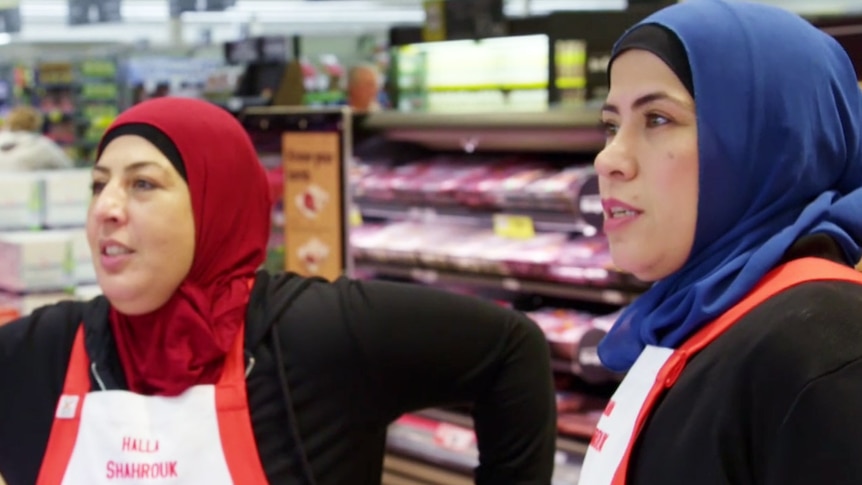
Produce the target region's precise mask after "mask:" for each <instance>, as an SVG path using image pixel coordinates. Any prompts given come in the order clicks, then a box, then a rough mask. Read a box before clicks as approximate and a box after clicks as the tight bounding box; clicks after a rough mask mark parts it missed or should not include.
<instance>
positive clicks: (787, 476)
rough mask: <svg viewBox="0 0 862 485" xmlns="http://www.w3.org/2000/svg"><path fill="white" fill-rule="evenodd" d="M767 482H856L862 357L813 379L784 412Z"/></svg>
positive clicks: (860, 473) (861, 447)
mask: <svg viewBox="0 0 862 485" xmlns="http://www.w3.org/2000/svg"><path fill="white" fill-rule="evenodd" d="M775 443H776V447H775V449H774V450H773V452H772V457H771V459H770V460H769V462H768V463H767V464H766V477H767V479H766V481H765V484H766V485H809V484H812V483H828V484H830V485H851V484H854V485H855V484H858V483H859V480H860V477H862V458H860V457H862V360H855V361H853V362H851V363H849V364H847V365H845V366H843V367H841V368H839V369H838V370H836V371H834V372H832V373H830V374H827V375H825V376H822V377H819V378H817V379H815V380H813V381H812V382H810V383H809V384H808V385H807V386H805V388H804V389H803V390H802V391H801V392H800V393H799V394H798V395H797V397H796V400H795V401H794V403H793V406H792V407H791V409H790V411H789V412H788V413H787V415H786V416H785V417H784V420H783V422H782V424H781V427H780V428H779V430H778V435H777V437H776V439H775Z"/></svg>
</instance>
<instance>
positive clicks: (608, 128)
mask: <svg viewBox="0 0 862 485" xmlns="http://www.w3.org/2000/svg"><path fill="white" fill-rule="evenodd" d="M602 125H603V126H604V127H605V135H606V136H614V135H616V134H617V130H618V129H619V128H618V127H617V125H615V124H613V123H611V122H609V121H603V122H602Z"/></svg>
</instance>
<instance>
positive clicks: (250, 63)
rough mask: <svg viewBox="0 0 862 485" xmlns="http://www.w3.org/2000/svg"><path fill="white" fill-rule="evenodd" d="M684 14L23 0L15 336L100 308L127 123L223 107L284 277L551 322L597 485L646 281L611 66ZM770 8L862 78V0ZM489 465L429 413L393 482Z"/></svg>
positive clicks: (7, 222) (17, 5)
mask: <svg viewBox="0 0 862 485" xmlns="http://www.w3.org/2000/svg"><path fill="white" fill-rule="evenodd" d="M670 3H674V2H672V1H662V0H641V1H637V0H629V1H625V0H460V1H459V0H424V1H423V0H195V1H191V0H9V1H4V2H0V119H3V120H4V123H3V125H4V126H3V129H2V130H0V325H2V324H3V323H5V322H10V321H12V320H15V319H16V318H18V317H21V316H25V315H28V314H29V313H30V312H32V311H33V310H34V309H36V308H38V307H40V306H42V305H46V304H50V303H54V302H57V301H61V300H69V299H80V300H88V299H91V298H94V297H96V296H98V295H99V294H100V289H99V286H98V284H97V282H96V273H95V271H94V268H93V261H92V256H91V252H90V249H89V246H88V243H87V238H86V234H85V230H84V226H85V222H86V218H87V210H88V205H89V202H90V187H89V186H90V183H91V169H90V167H91V166H92V165H93V162H94V157H95V150H96V148H97V145H98V142H99V140H100V138H101V136H102V134H103V133H104V132H105V130H106V129H107V127H108V126H109V125H110V124H111V123H112V121H113V120H114V119H115V118H116V117H117V116H118V115H119V114H120V113H122V112H123V111H124V110H126V109H128V108H129V107H131V106H134V105H136V104H137V103H140V102H142V101H145V100H147V99H152V98H155V97H162V96H180V97H192V98H200V99H204V100H207V101H209V102H211V103H213V104H216V105H218V106H220V107H222V108H224V109H225V110H227V111H229V112H230V113H231V114H232V115H234V116H235V117H236V118H237V119H238V120H239V121H240V122H241V123H242V126H243V127H245V129H246V130H247V132H248V134H249V136H250V138H251V140H252V142H253V144H254V146H255V148H256V150H257V152H258V154H259V158H260V162H261V163H262V164H263V165H264V167H265V168H266V171H267V173H268V174H269V180H270V185H271V192H272V194H273V198H274V200H275V204H274V205H273V208H272V217H273V224H272V231H271V237H270V246H269V253H268V256H267V261H266V269H267V270H269V271H272V272H280V271H285V270H287V271H293V272H296V273H299V274H303V275H318V276H322V277H325V278H328V279H334V278H337V277H339V276H341V275H348V276H351V277H354V278H359V279H385V280H393V281H402V282H408V283H410V284H415V285H425V286H433V287H437V288H441V289H444V290H446V291H451V292H456V293H461V294H468V295H474V296H479V297H482V298H486V299H489V300H492V301H494V302H496V303H497V304H499V305H503V306H507V307H509V308H513V309H516V310H519V311H522V312H524V313H525V314H526V315H527V316H529V317H530V318H531V319H533V320H534V321H535V322H536V323H537V324H538V325H539V326H540V327H541V329H542V330H543V331H544V333H545V335H546V337H547V341H548V345H549V349H550V352H551V355H552V359H553V372H554V382H555V386H556V388H557V412H558V440H557V456H556V462H555V471H554V480H553V484H554V485H564V484H566V485H568V484H576V483H578V477H579V474H580V470H581V465H582V462H583V458H584V454H585V453H586V450H587V447H588V445H589V441H590V438H591V436H592V435H593V431H594V430H595V427H596V423H597V422H598V419H599V417H600V416H601V413H602V411H603V409H605V406H606V405H607V402H608V399H609V397H610V396H611V394H612V393H613V391H614V389H615V388H616V387H617V385H618V384H619V382H620V380H621V378H622V376H621V375H618V374H615V373H612V372H610V371H608V370H607V369H605V368H604V367H603V366H602V364H601V362H600V361H599V359H598V356H597V352H596V346H597V344H598V342H599V341H600V340H601V339H602V337H603V336H604V335H605V333H606V332H607V330H608V329H609V328H610V326H611V325H612V324H613V323H614V321H615V317H616V316H617V315H618V314H619V312H620V310H621V309H622V308H623V307H624V306H625V305H627V304H628V303H630V302H632V301H634V300H635V299H636V298H638V296H639V295H640V294H641V293H642V292H643V291H644V290H645V289H646V288H647V284H646V283H643V282H641V281H638V279H637V278H635V277H634V276H632V275H630V274H626V273H624V272H621V271H619V270H617V269H616V268H615V267H614V264H613V263H612V261H611V257H610V253H609V249H608V244H607V241H606V239H605V237H604V235H603V233H602V222H603V217H604V215H603V209H602V206H601V202H600V200H599V195H598V179H597V175H596V174H595V171H594V168H593V167H592V162H593V158H594V156H595V155H596V153H598V151H599V150H600V149H601V148H602V147H603V146H604V144H605V140H606V138H605V137H606V134H605V128H604V127H603V126H601V123H600V122H599V111H600V109H601V104H602V102H603V97H604V95H605V93H606V92H607V70H606V68H607V63H608V59H609V53H610V51H611V49H612V46H613V42H614V41H615V40H616V39H617V38H618V37H619V36H620V35H621V34H622V33H623V32H624V31H625V30H626V29H627V28H628V27H629V26H631V25H632V24H634V23H635V22H637V21H638V20H640V19H641V18H643V17H644V16H645V15H647V14H648V13H650V12H652V11H655V10H657V9H659V8H661V7H663V6H665V5H668V4H670ZM764 3H771V4H774V5H780V6H785V7H787V8H788V9H790V10H793V11H796V12H797V13H799V14H801V15H803V16H804V17H806V18H807V19H810V20H811V22H812V23H814V24H815V25H816V26H818V27H819V28H821V29H823V30H824V31H826V32H828V33H830V34H831V35H833V36H834V37H835V38H836V39H838V41H839V42H840V43H841V45H842V46H844V48H845V49H846V50H847V52H848V54H849V55H850V57H851V59H852V60H853V61H854V64H855V66H856V69H857V73H858V74H859V78H860V79H862V6H860V5H859V2H858V0H784V1H782V0H770V1H764ZM363 83H364V84H363ZM860 85H862V82H860ZM369 86H370V87H369ZM363 89H364V90H365V92H363ZM177 116H182V113H177ZM321 159H326V160H335V161H336V162H337V163H335V164H334V167H335V169H330V168H331V166H330V165H325V164H314V163H313V161H314V160H321ZM310 161H312V162H310ZM321 167H324V168H321ZM326 167H329V168H326ZM238 191H240V192H239V193H238V196H241V191H242V188H238ZM0 392H2V391H0ZM477 463H478V448H477V443H476V439H475V435H474V433H473V430H472V423H471V419H470V415H469V412H468V411H466V410H464V409H460V408H453V409H428V410H422V411H419V412H416V413H411V414H409V415H404V416H402V417H401V418H400V419H398V420H396V421H395V422H394V423H393V424H392V425H391V427H390V428H389V433H388V438H387V450H386V458H385V464H384V472H383V483H384V484H387V485H431V484H438V485H460V484H468V483H473V481H472V478H471V476H472V475H471V474H472V470H473V468H474V467H475V466H476V465H477ZM0 482H2V478H0Z"/></svg>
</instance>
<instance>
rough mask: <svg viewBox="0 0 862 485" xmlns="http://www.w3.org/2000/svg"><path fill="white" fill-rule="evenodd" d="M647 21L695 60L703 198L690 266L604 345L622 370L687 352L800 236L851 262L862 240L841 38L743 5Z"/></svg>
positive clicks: (856, 113) (854, 130)
mask: <svg viewBox="0 0 862 485" xmlns="http://www.w3.org/2000/svg"><path fill="white" fill-rule="evenodd" d="M644 24H658V25H660V26H664V27H665V28H667V29H669V30H670V31H671V32H673V33H675V34H676V36H677V37H678V38H679V39H680V40H681V42H682V44H683V46H684V47H685V51H686V53H687V55H688V59H689V63H690V65H691V72H692V77H693V84H694V92H695V103H696V111H697V129H698V144H699V146H698V150H699V160H700V192H699V199H698V215H697V228H696V232H695V240H694V246H693V248H692V252H691V255H690V257H689V259H688V261H687V262H686V263H685V265H684V266H683V267H682V268H681V269H680V270H678V271H677V272H676V273H674V274H672V275H670V276H668V277H667V278H665V279H663V280H660V281H658V282H656V283H655V284H654V285H653V286H652V287H651V288H650V289H649V290H648V291H647V292H646V293H644V294H643V295H642V296H641V297H639V298H638V299H637V300H635V302H634V303H632V304H631V305H630V306H629V307H628V308H626V309H625V310H624V311H623V313H622V315H621V316H620V318H619V319H618V320H617V322H616V323H615V324H614V327H613V328H612V329H611V331H610V332H609V333H608V335H607V336H606V337H605V339H604V340H603V341H602V342H601V344H600V345H599V349H598V350H599V356H600V358H601V360H602V362H603V363H604V365H605V366H607V367H608V368H610V369H612V370H615V371H619V372H622V371H626V370H628V369H629V367H631V365H632V364H633V363H634V361H635V360H636V359H637V357H638V356H639V355H640V353H641V351H642V350H643V348H644V347H645V346H646V345H659V346H664V347H671V348H673V347H676V346H677V345H679V344H680V343H682V342H684V341H685V340H686V338H687V337H689V336H690V335H692V334H693V333H694V332H696V331H697V330H698V329H700V328H701V327H703V326H704V325H705V324H707V323H709V322H711V321H712V320H714V319H715V318H717V317H719V316H720V315H721V314H722V313H724V312H725V311H727V310H728V309H730V308H731V307H733V306H734V305H735V304H736V303H737V302H739V301H740V300H742V299H743V298H744V297H745V296H746V294H747V293H749V291H750V290H752V289H753V288H754V286H755V285H756V284H757V283H758V282H759V281H760V280H761V278H763V276H764V275H765V274H766V273H768V272H769V271H770V270H772V269H773V268H774V267H775V266H776V265H777V264H778V263H779V262H780V260H781V259H782V257H783V256H784V254H785V252H786V251H787V250H788V249H789V248H790V247H791V246H792V245H793V244H794V242H796V241H797V240H799V239H800V238H801V237H804V236H806V235H810V234H827V235H829V236H831V237H832V238H833V239H834V240H835V241H836V242H837V243H838V245H839V246H840V247H841V249H842V250H843V253H844V256H845V257H846V261H847V263H848V264H849V265H853V264H855V263H856V262H857V261H858V260H859V257H860V244H859V242H860V241H862V190H860V187H862V92H860V88H859V86H858V84H857V80H856V74H855V72H854V70H853V65H852V64H851V62H850V60H849V58H848V56H847V54H846V53H845V51H844V50H843V48H842V47H841V46H840V45H839V44H838V43H837V42H836V41H835V40H834V39H832V38H831V37H829V36H828V35H826V34H824V33H822V32H821V31H819V30H818V29H816V28H815V27H812V26H811V25H810V24H809V23H808V22H807V21H805V20H803V19H802V18H801V17H799V16H797V15H795V14H793V13H790V12H788V11H785V10H781V9H779V8H775V7H770V6H766V5H761V4H755V3H748V2H742V1H733V0H688V1H686V2H684V3H680V4H676V5H673V6H671V7H667V8H665V9H662V10H660V11H658V12H656V13H654V14H653V15H651V16H650V17H648V18H646V19H645V20H643V21H642V22H640V23H639V24H638V25H636V26H634V27H633V28H632V29H635V28H637V27H638V26H640V25H644ZM630 31H631V30H630ZM623 37H625V35H624V36H623ZM617 48H619V43H618V44H617ZM615 50H616V49H615Z"/></svg>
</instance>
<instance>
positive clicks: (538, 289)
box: [356, 262, 639, 305]
mask: <svg viewBox="0 0 862 485" xmlns="http://www.w3.org/2000/svg"><path fill="white" fill-rule="evenodd" d="M356 268H357V270H359V271H362V272H367V273H373V274H374V275H376V276H378V277H389V278H398V279H408V280H412V281H414V282H417V283H423V284H428V285H442V286H470V287H476V288H483V289H489V290H503V291H509V292H514V293H521V294H528V295H541V296H549V297H554V298H564V299H568V300H577V301H589V302H595V303H607V304H609V305H626V304H628V303H631V302H632V301H634V299H635V298H637V296H638V294H639V292H637V291H635V290H622V289H614V288H602V287H587V286H574V285H567V284H562V283H551V282H544V281H530V280H524V279H521V278H513V277H509V276H497V275H482V274H470V273H458V272H453V271H443V270H437V269H431V268H416V267H410V266H403V265H394V264H385V263H375V262H357V263H356Z"/></svg>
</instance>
